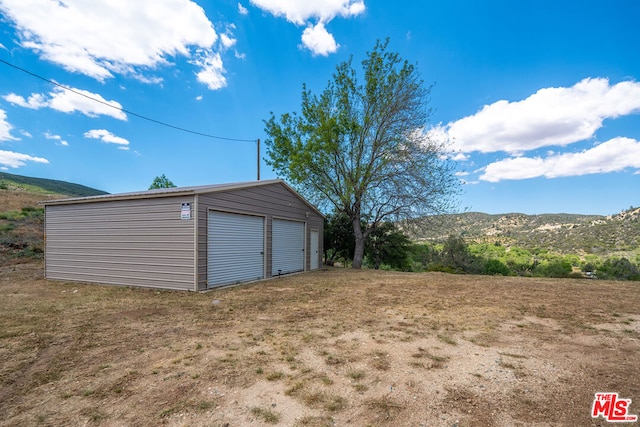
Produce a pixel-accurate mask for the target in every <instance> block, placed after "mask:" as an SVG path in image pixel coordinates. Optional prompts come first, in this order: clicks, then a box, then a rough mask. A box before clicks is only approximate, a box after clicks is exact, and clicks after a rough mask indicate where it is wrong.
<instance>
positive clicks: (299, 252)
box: [271, 219, 305, 276]
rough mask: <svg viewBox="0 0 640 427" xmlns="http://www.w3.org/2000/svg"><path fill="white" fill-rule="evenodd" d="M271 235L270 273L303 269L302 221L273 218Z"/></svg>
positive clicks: (276, 273) (275, 273)
mask: <svg viewBox="0 0 640 427" xmlns="http://www.w3.org/2000/svg"><path fill="white" fill-rule="evenodd" d="M271 229H272V235H271V242H272V243H271V244H272V248H271V254H272V261H271V275H272V276H277V275H278V274H287V273H294V272H296V271H303V270H304V259H305V256H304V255H305V254H304V222H300V221H288V220H283V219H274V220H273V224H272V227H271Z"/></svg>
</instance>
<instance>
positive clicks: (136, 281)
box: [45, 196, 196, 290]
mask: <svg viewBox="0 0 640 427" xmlns="http://www.w3.org/2000/svg"><path fill="white" fill-rule="evenodd" d="M193 202H194V198H193V196H180V197H166V198H161V199H144V200H124V201H123V200H121V201H102V202H95V203H79V204H65V205H52V206H46V215H45V231H46V241H45V251H46V262H45V274H46V277H47V278H48V279H58V280H74V281H85V282H98V283H106V284H115V285H124V286H130V285H131V286H144V287H153V288H165V289H181V290H194V288H195V282H196V278H195V253H194V251H195V245H194V239H195V228H194V227H195V224H196V220H195V218H194V219H190V220H183V219H181V218H180V213H181V204H182V203H192V204H193Z"/></svg>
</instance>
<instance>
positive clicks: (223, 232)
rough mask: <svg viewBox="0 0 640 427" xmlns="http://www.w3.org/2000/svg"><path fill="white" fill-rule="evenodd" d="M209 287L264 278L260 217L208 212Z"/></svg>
mask: <svg viewBox="0 0 640 427" xmlns="http://www.w3.org/2000/svg"><path fill="white" fill-rule="evenodd" d="M207 253H208V255H207V263H208V264H207V266H208V270H207V282H208V287H209V288H214V287H217V286H223V285H229V284H233V283H241V282H249V281H252V280H258V279H262V278H264V218H262V217H258V216H251V215H239V214H232V213H226V212H215V211H211V212H209V224H208V234H207Z"/></svg>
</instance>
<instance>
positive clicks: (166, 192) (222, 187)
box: [42, 179, 324, 218]
mask: <svg viewBox="0 0 640 427" xmlns="http://www.w3.org/2000/svg"><path fill="white" fill-rule="evenodd" d="M272 184H280V185H282V186H284V187H285V188H286V189H287V190H289V191H290V192H291V193H293V194H294V195H295V196H296V197H298V198H299V199H300V200H301V201H302V202H304V203H305V204H306V205H307V206H309V208H310V209H312V210H313V211H314V212H315V213H317V214H318V215H320V216H322V217H323V218H324V215H323V214H322V212H320V211H319V210H318V209H317V208H316V207H315V206H313V205H312V204H311V203H309V201H307V200H306V199H305V198H304V197H302V196H301V195H300V194H298V193H297V192H296V191H295V190H294V189H293V188H291V187H290V186H289V185H288V184H287V183H286V182H284V181H283V180H281V179H269V180H263V181H248V182H235V183H228V184H214V185H199V186H192V187H173V188H158V189H155V190H146V191H135V192H131V193H117V194H102V195H99V196H89V197H74V198H68V199H58V200H47V201H44V202H42V204H43V205H45V206H51V205H70V204H77V203H94V202H102V201H111V200H133V199H151V198H158V197H171V196H185V195H195V194H204V193H218V192H225V191H231V190H239V189H244V188H254V187H262V186H266V185H272Z"/></svg>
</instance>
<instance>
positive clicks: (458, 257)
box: [441, 235, 484, 273]
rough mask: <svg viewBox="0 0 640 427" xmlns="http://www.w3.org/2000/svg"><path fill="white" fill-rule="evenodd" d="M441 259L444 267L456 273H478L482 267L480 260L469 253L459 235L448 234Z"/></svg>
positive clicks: (467, 247)
mask: <svg viewBox="0 0 640 427" xmlns="http://www.w3.org/2000/svg"><path fill="white" fill-rule="evenodd" d="M441 259H442V265H443V266H444V267H446V268H449V269H451V270H453V271H455V272H457V273H480V272H482V270H483V269H484V266H483V265H482V260H481V259H480V258H478V257H477V256H474V255H472V254H471V252H470V251H469V246H468V245H467V243H466V242H465V241H464V239H463V238H462V237H460V236H455V235H450V236H449V238H448V239H447V241H446V242H445V244H444V247H443V248H442V255H441Z"/></svg>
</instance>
